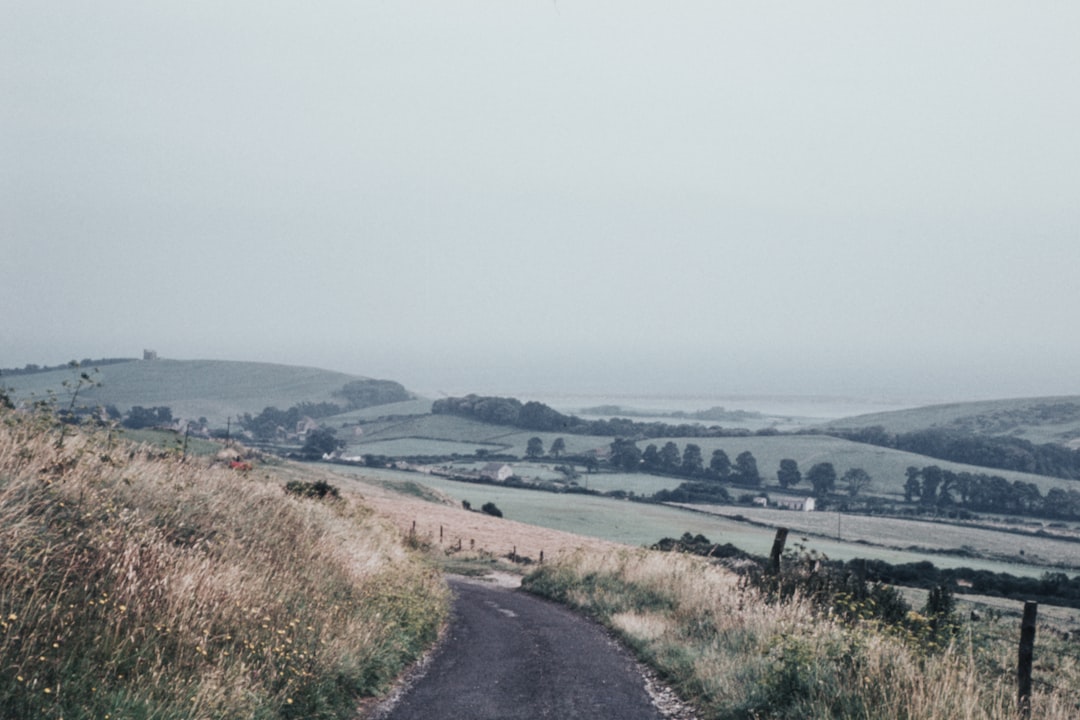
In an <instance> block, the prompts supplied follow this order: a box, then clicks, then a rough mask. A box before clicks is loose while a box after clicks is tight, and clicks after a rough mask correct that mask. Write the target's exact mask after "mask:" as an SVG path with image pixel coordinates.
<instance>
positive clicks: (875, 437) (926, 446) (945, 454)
mask: <svg viewBox="0 0 1080 720" xmlns="http://www.w3.org/2000/svg"><path fill="white" fill-rule="evenodd" d="M832 434H833V435H835V436H837V437H842V438H845V439H847V440H853V441H855V442H863V443H869V444H871V445H878V446H881V447H888V448H893V449H896V450H904V451H906V452H912V453H917V454H919V455H926V456H927V457H932V458H937V459H939V460H949V461H951V462H958V463H964V464H966V465H980V466H982V467H989V468H997V469H999V470H1017V471H1020V472H1026V473H1032V474H1035V475H1049V476H1052V477H1061V478H1070V479H1073V480H1078V479H1080V449H1075V450H1074V449H1071V448H1068V447H1065V446H1064V445H1059V444H1057V443H1044V444H1041V445H1036V444H1035V443H1033V442H1031V441H1030V440H1024V439H1023V438H1018V437H1013V436H1010V435H975V434H971V433H964V432H957V431H954V430H945V429H939V428H931V429H927V430H917V431H915V432H908V433H890V432H887V431H886V430H885V429H884V428H883V427H881V426H880V425H874V426H871V427H865V428H859V429H856V430H844V431H837V432H834V433H832Z"/></svg>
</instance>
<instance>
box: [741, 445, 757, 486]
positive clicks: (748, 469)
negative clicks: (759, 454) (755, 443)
mask: <svg viewBox="0 0 1080 720" xmlns="http://www.w3.org/2000/svg"><path fill="white" fill-rule="evenodd" d="M735 474H736V476H737V477H736V482H738V483H741V484H743V485H760V484H761V474H760V473H759V472H758V467H757V459H756V458H755V457H754V454H753V453H752V452H750V451H749V450H744V451H742V452H741V453H739V454H738V455H736V456H735Z"/></svg>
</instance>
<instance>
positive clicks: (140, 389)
mask: <svg viewBox="0 0 1080 720" xmlns="http://www.w3.org/2000/svg"><path fill="white" fill-rule="evenodd" d="M93 369H94V368H93V366H91V367H90V368H80V371H87V370H90V374H91V377H93V379H94V380H96V381H98V382H100V386H98V387H93V388H88V389H85V390H83V391H81V393H80V395H79V404H88V405H115V406H116V407H117V408H118V409H119V410H120V411H121V412H126V411H127V410H129V409H130V408H131V407H132V406H134V405H141V406H143V407H156V406H168V407H170V408H172V411H173V415H174V417H178V418H189V419H197V418H199V417H205V418H207V420H208V421H209V424H210V425H211V426H213V427H224V426H225V424H226V421H227V419H228V418H229V417H232V418H233V419H234V421H235V418H236V417H237V416H238V415H240V414H242V413H245V412H249V413H252V414H256V413H258V412H259V411H261V410H262V409H263V408H265V407H268V406H274V407H278V408H281V409H285V408H288V407H291V406H292V405H295V404H297V403H300V402H304V401H308V402H315V403H318V402H330V401H334V400H335V398H334V397H333V393H334V392H335V391H338V390H340V389H341V388H342V386H344V385H345V384H346V383H349V382H352V381H356V380H366V379H368V378H364V377H362V376H359V375H349V374H346V373H341V372H334V371H330V370H322V369H318V368H309V367H297V366H292V365H278V364H272V363H260V362H235V361H224V360H132V361H129V362H124V363H117V364H110V365H104V366H102V367H100V368H98V372H97V373H94V372H93ZM72 372H73V371H72V370H70V369H64V370H51V371H49V372H42V373H35V374H32V375H17V376H10V377H8V376H5V377H4V378H2V383H3V385H4V386H6V387H10V388H13V389H14V392H13V393H12V395H13V397H14V398H15V399H17V400H26V399H30V398H32V397H37V398H42V397H46V396H47V394H48V392H50V391H52V392H55V393H57V394H58V395H59V396H60V397H61V398H64V397H65V396H66V391H65V389H64V387H63V383H64V381H70V380H72V378H73V374H72Z"/></svg>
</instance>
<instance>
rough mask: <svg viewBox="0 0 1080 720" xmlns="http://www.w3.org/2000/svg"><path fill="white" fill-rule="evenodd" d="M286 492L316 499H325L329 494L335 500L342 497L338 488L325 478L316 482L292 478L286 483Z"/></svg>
mask: <svg viewBox="0 0 1080 720" xmlns="http://www.w3.org/2000/svg"><path fill="white" fill-rule="evenodd" d="M285 492H286V493H287V494H289V495H295V496H296V497H302V498H311V499H315V500H325V499H326V497H327V496H329V497H330V498H332V499H335V500H336V499H339V498H340V497H341V493H340V492H339V491H338V489H337V488H336V487H334V486H333V485H331V484H330V483H328V482H326V481H325V480H316V481H315V482H308V481H305V480H290V481H289V482H287V483H285Z"/></svg>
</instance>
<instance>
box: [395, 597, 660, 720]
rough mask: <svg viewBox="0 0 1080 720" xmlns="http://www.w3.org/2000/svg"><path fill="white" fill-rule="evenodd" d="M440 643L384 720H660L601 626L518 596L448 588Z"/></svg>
mask: <svg viewBox="0 0 1080 720" xmlns="http://www.w3.org/2000/svg"><path fill="white" fill-rule="evenodd" d="M450 585H451V587H452V588H453V590H454V593H455V595H456V598H455V601H454V617H453V620H452V623H451V627H450V630H449V636H448V637H447V639H446V640H445V642H444V644H443V646H442V647H441V648H440V649H439V650H438V652H437V654H436V655H435V657H434V658H433V659H432V661H431V664H430V666H429V667H428V669H427V672H426V673H425V674H424V675H423V676H422V677H421V678H420V679H419V680H417V681H416V682H415V683H414V684H413V686H412V687H411V688H410V689H409V690H408V691H407V692H406V693H405V695H404V697H402V698H401V699H400V700H399V701H398V702H397V704H396V705H395V706H394V707H393V708H392V709H391V710H390V711H389V713H388V714H382V717H383V718H386V720H421V719H423V720H432V719H440V718H446V719H447V720H459V719H460V720H466V719H467V720H485V719H488V718H490V719H491V720H511V719H513V718H523V719H524V718H528V719H530V720H534V719H535V718H559V720H574V719H575V718H581V720H606V719H610V720H661V717H662V716H661V714H660V713H659V711H658V710H657V709H656V708H655V707H654V706H653V704H652V702H651V700H650V698H649V695H648V693H647V692H646V691H645V686H644V681H643V679H642V677H641V675H640V674H639V673H638V671H637V669H636V665H635V663H634V661H633V659H632V658H631V657H630V655H629V653H627V652H626V651H625V650H624V649H623V648H621V647H620V646H618V645H617V644H616V643H614V642H613V641H612V640H611V639H610V638H609V637H608V636H607V635H606V634H605V633H604V632H603V630H602V629H601V628H599V627H598V626H597V625H595V624H593V623H591V622H589V621H587V620H584V619H582V618H580V617H578V616H577V615H574V614H573V613H571V612H569V611H568V610H566V609H565V608H562V607H560V606H558V605H555V604H552V603H549V602H546V601H544V600H540V599H538V598H535V597H532V596H530V595H527V594H525V593H523V592H521V591H515V590H508V589H505V588H498V587H491V586H485V585H481V584H477V583H474V582H468V581H460V580H451V581H450Z"/></svg>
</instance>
